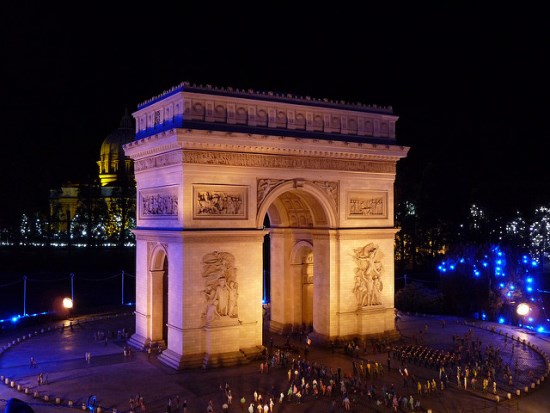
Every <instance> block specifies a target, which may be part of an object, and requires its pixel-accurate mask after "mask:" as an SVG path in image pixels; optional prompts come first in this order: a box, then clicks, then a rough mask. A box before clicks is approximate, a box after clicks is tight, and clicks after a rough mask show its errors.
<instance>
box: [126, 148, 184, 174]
mask: <svg viewBox="0 0 550 413" xmlns="http://www.w3.org/2000/svg"><path fill="white" fill-rule="evenodd" d="M180 163H181V152H168V153H163V154H161V155H157V156H149V157H147V158H144V159H138V160H137V161H135V162H134V170H135V171H136V172H138V171H143V170H146V169H152V168H159V167H162V166H170V165H177V164H180Z"/></svg>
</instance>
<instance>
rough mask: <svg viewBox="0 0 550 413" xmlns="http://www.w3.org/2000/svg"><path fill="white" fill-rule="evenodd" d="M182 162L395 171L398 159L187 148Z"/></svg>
mask: <svg viewBox="0 0 550 413" xmlns="http://www.w3.org/2000/svg"><path fill="white" fill-rule="evenodd" d="M183 162H184V163H193V164H209V165H227V166H240V167H254V168H285V169H295V168H296V169H325V170H326V169H328V170H338V171H355V172H374V173H392V174H394V173H395V162H375V161H361V160H356V159H354V160H346V159H329V158H316V157H307V156H278V155H264V154H251V153H236V152H210V151H193V150H189V151H188V150H186V151H184V152H183Z"/></svg>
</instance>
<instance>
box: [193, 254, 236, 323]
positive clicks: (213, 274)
mask: <svg viewBox="0 0 550 413" xmlns="http://www.w3.org/2000/svg"><path fill="white" fill-rule="evenodd" d="M202 278H203V279H204V290H203V294H204V299H205V309H204V312H203V318H204V319H205V320H206V323H207V324H208V323H210V322H212V321H216V320H221V319H224V318H225V319H227V318H237V317H238V305H237V304H238V303H237V300H238V297H239V284H238V283H237V274H236V268H235V257H234V256H233V255H232V254H230V253H229V252H221V251H214V252H211V253H209V254H206V255H205V256H204V257H203V258H202Z"/></svg>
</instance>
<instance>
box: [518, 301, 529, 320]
mask: <svg viewBox="0 0 550 413" xmlns="http://www.w3.org/2000/svg"><path fill="white" fill-rule="evenodd" d="M529 311H531V308H530V307H529V304H526V303H521V304H519V305H518V306H517V307H516V313H518V315H519V316H520V317H522V319H523V324H525V316H526V315H527V314H529Z"/></svg>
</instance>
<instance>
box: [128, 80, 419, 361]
mask: <svg viewBox="0 0 550 413" xmlns="http://www.w3.org/2000/svg"><path fill="white" fill-rule="evenodd" d="M133 116H134V117H135V119H136V125H137V131H136V140H135V142H133V143H130V144H127V145H125V147H124V149H125V152H126V154H127V155H128V156H129V157H131V158H132V159H133V160H134V170H135V176H136V183H137V193H138V197H137V200H138V205H137V228H136V230H135V231H134V233H135V236H136V245H137V247H136V289H137V291H136V333H135V334H134V335H133V336H132V338H131V340H130V342H131V344H132V345H134V346H136V347H139V346H143V345H146V344H147V343H149V342H159V343H164V345H165V346H166V350H165V351H164V352H163V353H162V356H161V360H162V361H163V362H164V363H166V364H168V365H170V366H173V367H175V368H185V367H197V366H200V365H203V366H204V365H209V366H216V365H231V364H236V363H242V362H247V361H249V360H251V359H252V358H253V357H254V356H255V355H257V354H259V353H260V352H261V351H262V345H263V343H262V330H263V323H264V319H263V311H262V310H263V309H262V305H261V303H262V299H263V298H264V293H265V291H266V290H267V289H266V288H265V287H264V285H263V279H264V273H265V270H266V269H265V268H264V258H265V257H264V240H265V238H266V236H268V245H269V263H270V264H269V271H268V272H269V277H270V282H269V296H270V297H269V298H270V307H271V308H270V315H269V319H268V322H269V328H270V329H271V330H272V331H275V332H282V331H284V330H285V329H287V328H303V327H304V326H306V327H310V328H312V329H313V336H314V337H315V338H316V339H318V342H322V341H323V340H327V341H328V340H333V339H335V338H345V337H356V336H358V335H361V336H377V335H388V334H394V333H395V329H394V328H395V327H394V308H393V302H394V301H393V274H394V263H393V257H394V252H393V248H394V246H393V245H394V236H395V232H396V229H395V228H394V222H393V203H394V199H393V184H394V181H395V173H396V163H397V161H398V160H399V159H400V158H403V157H405V156H406V154H407V151H408V148H405V147H402V146H398V145H396V143H395V122H396V121H397V117H396V116H394V115H393V113H392V111H391V109H390V108H381V107H370V106H365V105H361V104H353V105H352V104H347V103H342V102H330V101H320V100H311V99H304V98H296V97H292V96H288V95H286V96H284V97H283V96H276V95H273V94H265V93H260V92H243V91H236V92H235V91H233V90H223V89H212V88H208V87H207V88H203V87H195V86H190V85H188V84H182V85H179V86H177V87H175V88H173V89H172V90H170V91H167V92H165V93H163V94H162V95H160V96H157V97H155V98H154V99H152V100H150V101H147V102H144V103H143V104H141V105H139V106H138V110H137V111H136V112H135V113H134V114H133ZM265 223H268V224H269V225H268V226H267V227H264V226H265Z"/></svg>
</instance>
